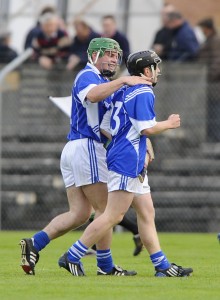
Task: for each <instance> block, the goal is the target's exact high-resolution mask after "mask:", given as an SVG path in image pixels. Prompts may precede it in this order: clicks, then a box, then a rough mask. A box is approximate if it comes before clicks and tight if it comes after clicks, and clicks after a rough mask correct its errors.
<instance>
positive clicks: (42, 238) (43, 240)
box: [32, 231, 50, 252]
mask: <svg viewBox="0 0 220 300" xmlns="http://www.w3.org/2000/svg"><path fill="white" fill-rule="evenodd" d="M32 241H33V245H34V248H35V249H36V250H37V251H38V252H39V251H41V250H42V249H43V248H45V247H46V246H47V244H49V242H50V239H49V236H48V235H47V234H46V232H44V231H39V232H37V233H36V234H35V235H34V236H33V237H32Z"/></svg>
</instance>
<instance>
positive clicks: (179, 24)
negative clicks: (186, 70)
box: [166, 11, 199, 62]
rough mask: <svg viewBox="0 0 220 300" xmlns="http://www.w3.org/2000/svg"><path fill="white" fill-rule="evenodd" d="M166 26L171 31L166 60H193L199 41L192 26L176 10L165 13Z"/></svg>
mask: <svg viewBox="0 0 220 300" xmlns="http://www.w3.org/2000/svg"><path fill="white" fill-rule="evenodd" d="M166 26H167V28H169V29H171V30H172V31H173V38H172V44H171V48H170V50H169V52H168V57H167V58H168V60H171V61H180V62H181V61H189V60H193V59H194V58H195V57H196V55H197V54H198V50H199V43H198V41H197V38H196V35H195V32H194V31H193V28H192V27H191V26H190V25H189V23H188V22H187V21H186V20H184V18H183V16H182V15H181V13H179V12H177V11H176V12H171V13H168V14H167V22H166Z"/></svg>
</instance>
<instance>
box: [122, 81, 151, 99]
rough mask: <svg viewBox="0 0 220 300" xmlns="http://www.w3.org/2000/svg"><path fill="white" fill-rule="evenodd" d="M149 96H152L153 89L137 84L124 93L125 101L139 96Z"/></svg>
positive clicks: (149, 86)
mask: <svg viewBox="0 0 220 300" xmlns="http://www.w3.org/2000/svg"><path fill="white" fill-rule="evenodd" d="M144 94H150V95H154V92H153V89H152V86H151V85H147V84H137V85H134V86H130V87H129V88H128V89H127V90H126V91H125V101H128V100H131V99H133V98H135V97H137V96H139V95H144Z"/></svg>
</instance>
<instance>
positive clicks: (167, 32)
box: [152, 3, 175, 60]
mask: <svg viewBox="0 0 220 300" xmlns="http://www.w3.org/2000/svg"><path fill="white" fill-rule="evenodd" d="M174 11H175V7H174V6H173V5H172V4H169V3H167V4H165V5H164V7H163V9H162V11H161V20H162V25H163V27H162V28H161V29H159V30H158V31H157V32H156V34H155V37H154V41H153V45H152V49H153V50H154V51H155V52H156V53H157V54H158V55H159V56H160V57H161V58H162V59H163V60H166V59H167V54H168V52H169V51H170V48H171V44H172V38H173V31H172V30H171V29H169V28H167V26H166V24H167V22H168V14H169V13H171V12H174Z"/></svg>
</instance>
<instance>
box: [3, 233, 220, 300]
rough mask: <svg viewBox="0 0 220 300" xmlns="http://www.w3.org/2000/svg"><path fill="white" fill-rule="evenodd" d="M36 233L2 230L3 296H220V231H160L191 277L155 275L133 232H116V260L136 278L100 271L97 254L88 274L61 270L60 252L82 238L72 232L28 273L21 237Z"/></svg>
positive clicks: (109, 299) (88, 261) (89, 260)
mask: <svg viewBox="0 0 220 300" xmlns="http://www.w3.org/2000/svg"><path fill="white" fill-rule="evenodd" d="M30 236H32V232H0V245H1V246H0V251H1V252H0V299H2V300H5V299H13V300H14V299H16V300H20V299H22V300H25V299H31V300H35V299H36V300H39V299H54V300H55V299H76V300H81V299H85V300H87V299H88V300H92V299H94V300H97V299H104V300H118V299H120V300H121V299H122V300H124V299H128V300H133V299H135V300H138V299H148V300H152V299H167V300H172V299H175V300H180V299H181V300H182V299H189V300H194V299H196V300H198V299H200V300H203V299H205V300H206V299H207V300H214V299H216V300H219V299H220V245H219V244H218V242H217V239H216V234H180V233H179V234H165V233H163V234H160V235H159V236H160V241H161V245H162V249H163V250H164V252H165V253H166V255H167V257H168V258H169V260H170V261H171V262H175V263H177V264H181V265H183V266H191V267H193V269H194V273H193V276H191V277H189V278H155V277H154V276H153V275H154V270H153V267H152V264H151V262H150V260H149V256H148V254H147V252H146V250H145V251H143V252H142V253H141V254H140V255H139V256H137V257H133V256H132V252H133V247H134V245H133V241H132V235H131V234H129V233H115V234H114V237H113V243H112V252H113V257H114V261H115V262H116V263H118V264H119V265H121V266H123V267H126V268H127V269H135V270H136V271H137V272H138V275H137V276H135V277H111V276H99V277H98V276H97V275H96V259H95V257H94V256H90V257H85V258H83V263H84V267H85V270H86V274H87V276H86V277H73V276H72V275H71V274H70V273H68V272H67V271H66V270H64V269H59V268H58V265H57V260H58V258H59V256H60V255H61V254H62V253H63V252H64V251H66V249H67V248H68V247H69V246H70V245H71V244H72V242H74V241H75V240H76V239H77V238H78V237H79V236H80V232H72V233H69V234H67V235H65V236H63V237H61V238H59V239H57V240H55V241H53V242H52V243H51V244H49V245H48V247H47V249H46V250H43V251H42V253H41V257H40V261H39V263H38V264H37V267H36V275H35V276H28V275H24V273H23V271H22V269H21V268H20V266H19V263H20V248H19V246H18V242H19V240H20V238H23V237H30Z"/></svg>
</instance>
